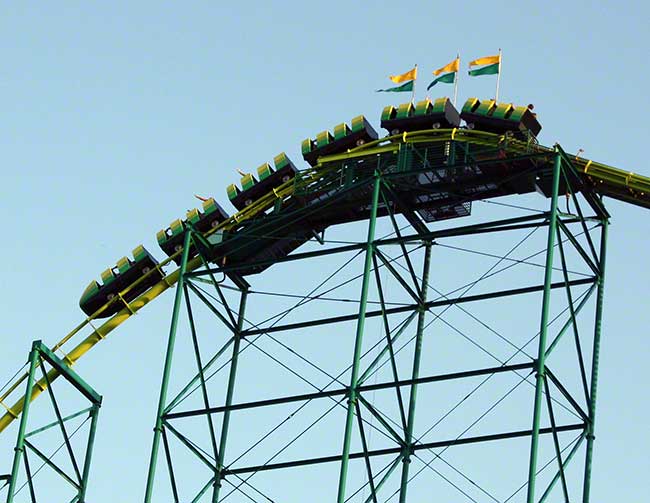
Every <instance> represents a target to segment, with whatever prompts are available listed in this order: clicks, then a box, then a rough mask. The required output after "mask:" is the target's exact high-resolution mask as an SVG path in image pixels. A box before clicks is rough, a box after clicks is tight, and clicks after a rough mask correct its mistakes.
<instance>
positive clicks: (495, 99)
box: [494, 47, 501, 103]
mask: <svg viewBox="0 0 650 503" xmlns="http://www.w3.org/2000/svg"><path fill="white" fill-rule="evenodd" d="M500 80H501V48H500V47H499V71H498V72H497V90H496V93H495V95H494V102H495V103H498V102H499V81H500Z"/></svg>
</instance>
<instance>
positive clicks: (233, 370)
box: [212, 290, 248, 503]
mask: <svg viewBox="0 0 650 503" xmlns="http://www.w3.org/2000/svg"><path fill="white" fill-rule="evenodd" d="M247 297H248V291H247V290H244V291H242V292H241V299H240V302H239V312H238V313H237V329H236V331H235V334H234V344H233V348H232V358H231V360H230V373H229V375H228V390H227V391H226V406H227V407H229V406H230V405H232V398H233V396H234V393H235V380H236V379H237V365H238V363H239V352H240V348H241V340H242V330H243V328H244V319H245V318H244V313H245V311H246V299H247ZM229 426H230V410H226V411H225V412H224V414H223V422H222V424H221V437H220V439H219V457H218V459H217V469H216V473H215V480H214V491H213V493H212V501H213V503H217V502H218V501H219V492H220V490H221V479H222V472H223V470H224V468H225V464H224V463H225V459H226V443H227V441H228V429H229Z"/></svg>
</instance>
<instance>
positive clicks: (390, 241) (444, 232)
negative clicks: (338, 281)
mask: <svg viewBox="0 0 650 503" xmlns="http://www.w3.org/2000/svg"><path fill="white" fill-rule="evenodd" d="M546 216H547V215H546V213H538V214H534V215H526V216H522V217H516V218H508V219H503V220H495V221H493V222H484V223H480V224H474V225H466V226H462V227H454V228H449V229H440V230H437V231H432V232H428V233H422V234H420V233H417V234H409V235H406V236H402V237H393V238H385V239H378V240H376V241H374V245H375V247H380V246H390V245H397V244H400V243H413V242H420V241H422V240H423V239H424V240H435V239H439V238H446V237H460V236H467V235H471V234H484V233H487V232H502V231H509V230H520V229H525V228H528V227H535V226H545V225H547V222H545V219H546ZM577 221H578V220H577V219H573V220H572V219H569V220H565V222H566V223H569V224H570V223H575V222H577ZM531 222H532V223H531ZM525 223H528V225H521V224H525ZM365 246H366V243H365V242H364V243H354V244H351V245H344V246H336V247H332V248H327V249H325V250H315V251H311V252H302V253H292V254H291V255H287V256H285V257H280V258H276V259H268V260H259V261H256V262H246V263H244V264H226V265H224V266H221V267H216V268H211V269H203V270H200V271H194V272H191V273H188V275H187V276H189V277H195V276H207V275H209V274H210V273H212V274H214V273H228V272H231V271H237V270H239V269H245V268H250V267H251V266H263V265H271V264H276V263H281V262H293V261H295V260H303V259H308V258H314V257H320V256H326V255H334V254H338V253H347V252H351V251H356V250H361V249H363V248H364V247H365Z"/></svg>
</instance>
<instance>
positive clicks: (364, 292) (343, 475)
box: [336, 172, 382, 503]
mask: <svg viewBox="0 0 650 503" xmlns="http://www.w3.org/2000/svg"><path fill="white" fill-rule="evenodd" d="M381 184H382V179H381V175H380V173H378V172H376V173H375V180H374V185H373V191H372V203H371V207H370V219H369V221H368V237H367V240H366V255H365V262H364V269H363V279H362V283H361V295H360V301H359V317H358V320H357V328H356V333H355V340H354V354H353V357H352V371H351V377H350V389H349V391H348V406H347V416H346V420H345V433H344V436H343V449H342V455H341V471H340V474H339V486H338V495H337V499H336V501H337V503H344V502H345V486H346V483H347V476H348V464H349V461H350V443H351V440H352V428H353V424H354V412H355V404H356V403H357V397H358V390H357V387H358V379H359V367H360V362H361V350H362V347H363V331H364V325H365V320H366V308H367V304H368V287H369V283H370V276H371V274H372V257H373V255H374V247H375V244H374V241H375V225H376V222H377V206H378V205H379V193H380V191H381Z"/></svg>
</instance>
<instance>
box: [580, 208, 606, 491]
mask: <svg viewBox="0 0 650 503" xmlns="http://www.w3.org/2000/svg"><path fill="white" fill-rule="evenodd" d="M608 225H609V224H608V222H607V220H603V222H602V229H601V235H600V267H599V274H598V292H597V294H596V295H597V297H596V319H595V324H594V347H593V352H592V357H591V389H590V392H589V423H588V424H587V453H586V459H585V476H584V485H583V490H582V501H583V503H589V497H590V494H591V466H592V459H593V453H594V439H595V437H594V433H595V426H596V394H597V391H598V364H599V361H600V337H601V333H602V320H603V303H604V296H605V258H606V254H607V227H608Z"/></svg>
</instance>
